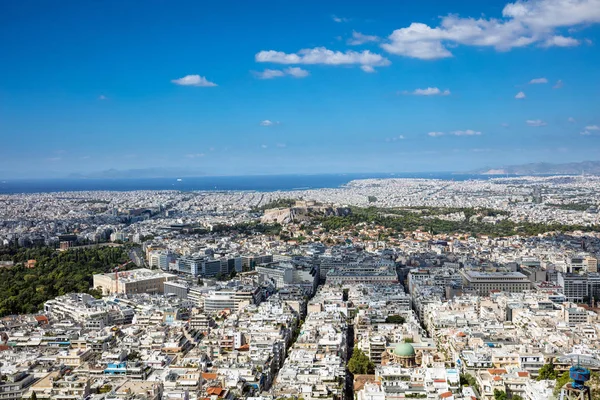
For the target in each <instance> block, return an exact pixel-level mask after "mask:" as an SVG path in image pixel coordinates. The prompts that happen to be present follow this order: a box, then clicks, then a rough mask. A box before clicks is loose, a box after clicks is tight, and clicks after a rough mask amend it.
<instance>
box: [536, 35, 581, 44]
mask: <svg viewBox="0 0 600 400" xmlns="http://www.w3.org/2000/svg"><path fill="white" fill-rule="evenodd" d="M580 43H581V42H580V41H579V40H577V39H575V38H572V37H565V36H560V35H559V36H552V37H551V38H548V39H546V40H545V41H544V43H543V44H542V46H544V47H553V46H556V47H574V46H579V44H580Z"/></svg>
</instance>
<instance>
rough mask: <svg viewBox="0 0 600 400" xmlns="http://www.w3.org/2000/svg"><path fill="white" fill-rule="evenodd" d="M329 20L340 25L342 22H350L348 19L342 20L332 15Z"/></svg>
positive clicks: (342, 18)
mask: <svg viewBox="0 0 600 400" xmlns="http://www.w3.org/2000/svg"><path fill="white" fill-rule="evenodd" d="M331 19H332V20H333V21H334V22H337V23H338V24H339V23H342V22H349V21H350V19H348V18H344V17H338V16H337V15H332V16H331Z"/></svg>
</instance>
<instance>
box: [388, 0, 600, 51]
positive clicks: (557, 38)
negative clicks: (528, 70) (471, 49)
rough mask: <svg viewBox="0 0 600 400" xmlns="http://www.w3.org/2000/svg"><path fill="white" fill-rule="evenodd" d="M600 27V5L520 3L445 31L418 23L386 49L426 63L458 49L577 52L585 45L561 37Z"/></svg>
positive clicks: (449, 23) (450, 23)
mask: <svg viewBox="0 0 600 400" xmlns="http://www.w3.org/2000/svg"><path fill="white" fill-rule="evenodd" d="M598 22H600V0H517V1H515V2H514V3H508V4H506V6H505V7H504V9H503V10H502V16H500V17H496V18H483V17H481V18H477V19H476V18H461V17H459V16H457V15H453V14H450V15H448V16H445V17H443V18H442V19H441V22H440V24H439V26H437V27H430V26H428V25H426V24H423V23H418V22H413V23H412V24H410V25H409V26H408V27H404V28H401V29H396V30H395V31H394V32H392V34H391V35H389V36H388V41H387V42H386V43H384V44H382V47H383V49H384V50H386V51H387V52H389V53H392V54H397V55H401V56H406V57H412V58H420V59H424V60H431V59H438V58H445V57H452V53H451V52H450V50H449V48H451V47H453V46H457V45H465V46H477V47H492V48H494V49H496V50H498V51H508V50H511V49H513V48H518V47H525V46H529V45H531V44H539V45H541V46H546V47H549V46H559V47H569V46H576V45H578V44H579V41H578V40H577V39H575V38H572V37H565V36H561V35H558V34H557V33H556V31H557V30H558V29H561V28H568V27H573V26H578V25H583V24H594V23H598Z"/></svg>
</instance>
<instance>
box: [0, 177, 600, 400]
mask: <svg viewBox="0 0 600 400" xmlns="http://www.w3.org/2000/svg"><path fill="white" fill-rule="evenodd" d="M599 183H600V178H597V177H593V176H552V177H511V178H494V179H485V180H467V181H460V182H459V181H441V180H426V179H367V180H359V181H352V182H350V183H348V184H347V185H344V186H342V187H339V188H331V189H316V190H296V191H286V192H283V191H279V192H277V191H276V192H252V191H250V192H235V191H231V192H178V191H131V192H101V191H99V192H58V193H34V194H12V195H2V196H0V205H1V207H0V244H1V245H2V247H1V248H0V260H1V261H0V265H1V268H2V271H0V272H1V276H0V278H1V279H2V283H1V284H0V289H1V291H2V293H3V294H2V295H1V296H0V313H2V315H3V319H2V321H1V325H2V326H1V330H2V345H1V347H0V348H1V350H2V351H1V352H0V363H1V364H0V365H1V366H0V370H1V376H2V381H1V382H0V394H2V398H6V399H30V398H37V399H75V398H78V399H79V398H81V399H83V398H85V399H98V400H100V399H107V400H108V399H211V400H218V399H228V400H229V399H242V398H244V399H256V400H259V399H260V400H272V399H284V398H288V399H300V398H302V399H306V400H309V399H331V400H344V399H352V398H355V399H358V400H387V399H403V398H407V399H409V398H424V399H425V398H426V399H455V400H459V399H473V398H476V399H486V400H487V399H490V400H491V399H502V398H512V399H517V400H518V399H527V400H542V399H553V398H556V399H558V397H559V396H560V395H561V394H560V393H561V390H562V389H563V388H564V387H569V388H571V386H569V385H572V384H571V383H570V382H571V380H570V377H569V371H570V370H569V369H570V368H571V367H572V366H573V365H577V366H579V368H583V369H585V370H589V371H591V372H592V373H591V380H590V381H589V382H588V385H591V386H590V387H592V389H593V391H592V394H593V396H594V397H593V398H597V393H600V379H599V375H598V372H600V347H599V345H598V343H599V341H598V335H599V334H600V319H599V315H598V313H599V311H600V309H599V308H597V302H598V301H599V300H600V273H598V256H600V234H598V232H597V230H596V227H597V226H598V225H600V214H599V213H598V211H599V209H598V207H599V206H600V203H598V198H599V195H600V193H599V191H600V189H599V188H600V185H599ZM565 385H566V386H565ZM596 386H599V388H598V390H595V389H596Z"/></svg>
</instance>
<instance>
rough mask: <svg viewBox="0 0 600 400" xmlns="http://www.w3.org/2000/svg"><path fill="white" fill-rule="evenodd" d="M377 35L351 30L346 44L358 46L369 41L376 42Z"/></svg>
mask: <svg viewBox="0 0 600 400" xmlns="http://www.w3.org/2000/svg"><path fill="white" fill-rule="evenodd" d="M379 40H380V39H379V36H375V35H365V34H363V33H360V32H356V31H352V38H351V39H348V44H349V45H351V46H358V45H361V44H365V43H369V42H378V41H379Z"/></svg>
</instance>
